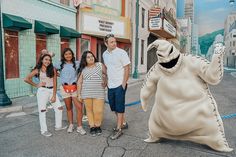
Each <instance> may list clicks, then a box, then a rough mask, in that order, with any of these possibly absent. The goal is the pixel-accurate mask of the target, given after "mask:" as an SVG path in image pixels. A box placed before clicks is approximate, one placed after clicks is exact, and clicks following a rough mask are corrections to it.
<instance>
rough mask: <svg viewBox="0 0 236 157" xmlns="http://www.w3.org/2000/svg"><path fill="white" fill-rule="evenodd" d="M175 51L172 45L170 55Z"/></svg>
mask: <svg viewBox="0 0 236 157" xmlns="http://www.w3.org/2000/svg"><path fill="white" fill-rule="evenodd" d="M172 52H173V46H172V47H171V50H170V52H169V55H170V54H171V53H172Z"/></svg>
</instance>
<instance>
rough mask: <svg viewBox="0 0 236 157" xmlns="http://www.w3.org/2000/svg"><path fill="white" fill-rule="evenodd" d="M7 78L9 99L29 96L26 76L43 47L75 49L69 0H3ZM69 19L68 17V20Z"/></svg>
mask: <svg viewBox="0 0 236 157" xmlns="http://www.w3.org/2000/svg"><path fill="white" fill-rule="evenodd" d="M1 2H2V18H3V28H1V29H2V32H3V34H2V36H3V55H4V57H3V58H4V80H5V89H6V93H7V95H8V96H9V97H10V98H14V97H19V96H25V95H30V94H32V92H33V89H32V87H31V86H29V85H28V84H26V83H24V81H23V80H24V78H25V77H26V75H27V74H28V73H29V72H30V71H31V70H32V68H33V67H34V66H35V64H36V61H37V59H38V58H39V55H40V52H41V50H42V49H45V48H46V49H48V50H49V51H52V52H54V53H55V57H54V58H53V60H54V62H57V61H58V60H59V59H60V55H61V50H62V49H63V48H65V47H71V48H72V50H73V51H75V52H76V38H78V37H80V33H78V32H77V31H76V20H75V19H76V12H77V10H76V9H75V8H74V6H73V4H72V1H70V0H50V1H49V0H20V1H19V0H11V1H9V0H2V1H1ZM65 19H66V20H65Z"/></svg>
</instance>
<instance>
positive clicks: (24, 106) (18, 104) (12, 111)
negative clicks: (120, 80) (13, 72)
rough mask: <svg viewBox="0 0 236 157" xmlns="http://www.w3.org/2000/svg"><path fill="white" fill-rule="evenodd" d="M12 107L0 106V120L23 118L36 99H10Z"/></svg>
mask: <svg viewBox="0 0 236 157" xmlns="http://www.w3.org/2000/svg"><path fill="white" fill-rule="evenodd" d="M145 76H146V75H140V76H139V78H138V79H134V78H132V77H130V78H129V81H128V84H129V87H130V86H134V85H136V84H139V83H141V82H142V81H143V80H144V78H145ZM11 101H12V105H9V106H4V107H1V106H0V119H1V118H8V117H16V116H23V115H27V114H30V113H36V112H38V111H37V99H36V96H35V95H30V96H24V97H19V98H14V99H11Z"/></svg>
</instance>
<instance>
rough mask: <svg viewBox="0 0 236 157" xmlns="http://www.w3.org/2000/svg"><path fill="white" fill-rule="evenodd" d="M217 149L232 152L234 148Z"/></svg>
mask: <svg viewBox="0 0 236 157" xmlns="http://www.w3.org/2000/svg"><path fill="white" fill-rule="evenodd" d="M217 151H220V152H232V151H233V148H230V147H224V148H220V149H217Z"/></svg>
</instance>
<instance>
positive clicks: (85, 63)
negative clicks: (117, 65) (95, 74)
mask: <svg viewBox="0 0 236 157" xmlns="http://www.w3.org/2000/svg"><path fill="white" fill-rule="evenodd" d="M88 53H90V54H91V55H92V56H93V57H94V62H95V63H96V62H98V60H97V58H96V57H95V56H94V54H93V52H91V51H84V53H83V54H82V56H81V60H80V65H79V69H78V74H79V75H80V74H81V72H82V71H83V69H84V68H85V67H86V66H87V65H88V64H87V62H86V58H87V54H88Z"/></svg>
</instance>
